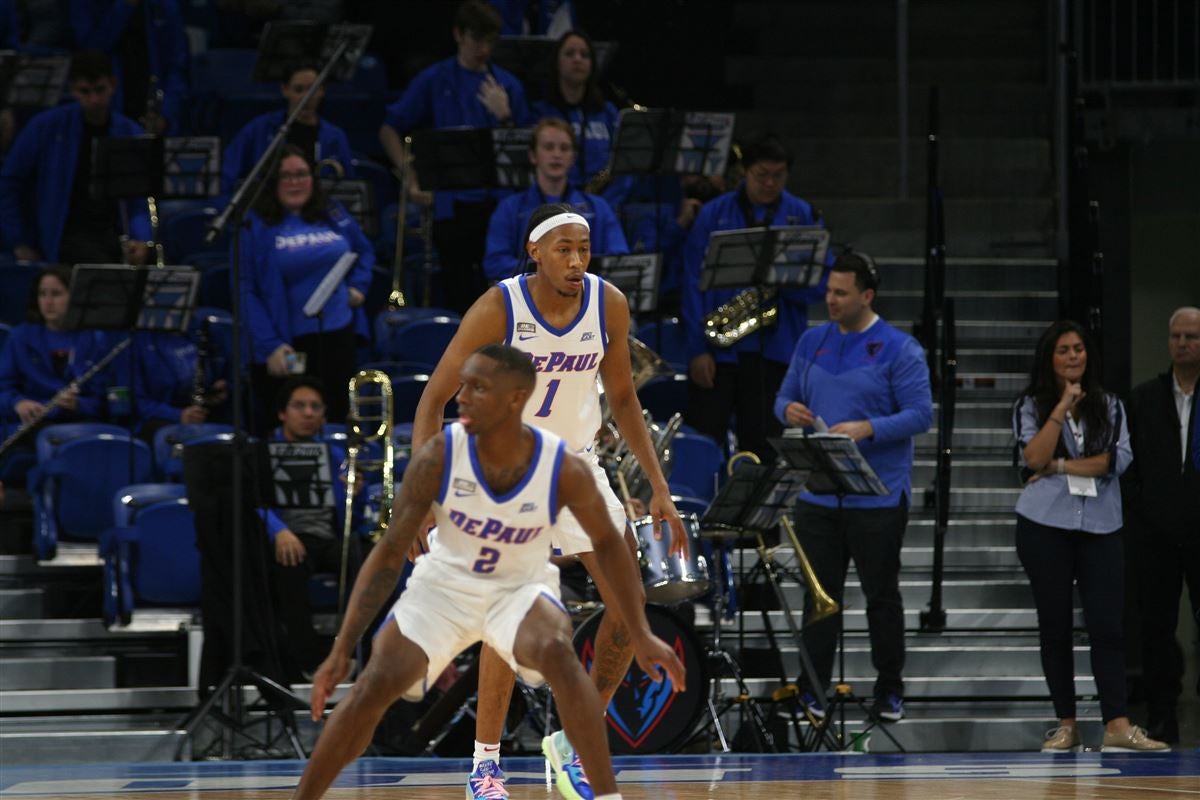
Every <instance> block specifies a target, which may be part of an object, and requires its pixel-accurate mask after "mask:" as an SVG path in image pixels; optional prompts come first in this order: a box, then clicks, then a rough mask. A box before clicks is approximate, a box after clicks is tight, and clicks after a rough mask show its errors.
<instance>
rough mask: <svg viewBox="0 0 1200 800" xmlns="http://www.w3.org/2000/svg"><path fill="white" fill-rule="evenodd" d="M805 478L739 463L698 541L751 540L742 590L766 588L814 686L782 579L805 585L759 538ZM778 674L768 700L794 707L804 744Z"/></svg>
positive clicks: (789, 689) (785, 469) (791, 692)
mask: <svg viewBox="0 0 1200 800" xmlns="http://www.w3.org/2000/svg"><path fill="white" fill-rule="evenodd" d="M808 478H809V472H808V471H807V470H804V469H795V468H792V467H790V466H786V465H776V466H771V465H765V464H752V463H748V462H744V461H743V462H741V463H739V464H738V465H737V468H736V469H735V470H734V472H733V475H732V476H731V479H730V481H729V482H728V483H726V484H725V486H723V487H722V488H721V491H720V492H718V494H717V497H716V499H714V500H713V503H712V505H710V506H709V509H708V511H706V512H705V515H704V518H703V519H702V520H701V521H700V528H701V535H703V536H706V537H710V536H723V537H724V536H733V537H736V538H738V539H741V538H743V537H745V536H746V534H753V541H754V543H755V549H756V551H757V554H758V561H757V562H756V563H755V565H754V566H753V567H752V568H751V569H750V571H749V572H748V573H747V572H745V571H743V579H742V587H743V590H744V589H745V588H746V586H747V585H749V584H750V583H751V580H750V576H753V577H755V578H757V576H758V575H762V576H763V578H764V579H765V580H766V582H767V583H768V584H769V585H770V587H771V589H772V591H773V593H774V595H775V597H776V599H777V601H778V603H779V606H780V608H781V610H782V611H783V614H784V619H785V621H786V623H787V625H788V628H789V630H790V631H791V634H792V638H793V640H794V642H795V644H796V648H797V652H798V653H799V657H800V667H801V672H802V673H803V674H804V675H805V676H806V677H807V678H808V679H809V680H810V681H813V680H815V676H816V670H815V669H814V668H813V665H812V661H811V659H810V658H809V656H808V650H807V648H806V647H805V646H804V641H803V638H802V637H801V635H800V630H799V629H798V628H797V627H796V624H795V620H794V619H793V618H792V614H791V610H790V607H789V604H788V602H787V598H786V596H785V595H784V592H783V585H782V581H783V579H785V578H788V579H791V580H794V581H796V582H797V583H804V580H803V579H802V576H800V575H796V574H795V573H794V572H793V571H792V570H790V569H788V568H787V567H784V566H783V565H781V564H779V563H778V561H776V560H775V557H774V550H773V549H768V548H767V547H766V543H765V542H764V540H763V535H762V534H763V532H764V531H767V530H770V529H771V528H774V527H776V526H777V525H779V524H781V520H784V518H785V517H786V516H787V514H789V513H790V512H791V509H792V507H793V506H794V505H795V502H796V498H797V497H798V496H799V495H800V492H801V491H802V490H803V489H804V485H805V482H806V481H807V480H808ZM761 611H762V615H763V623H764V630H765V632H766V635H767V639H768V642H769V643H770V647H771V650H772V651H774V652H778V650H779V648H778V644H777V642H776V639H775V630H774V626H773V625H772V624H771V621H770V617H769V615H768V611H769V609H768V608H767V607H765V606H764V607H763V608H762V609H761ZM739 638H740V637H739ZM722 658H724V659H725V660H726V661H727V660H728V657H727V656H723V657H722ZM779 669H780V670H781V672H780V675H779V680H780V683H781V686H780V689H779V690H777V691H776V692H775V693H774V695H773V696H772V700H773V701H776V702H779V701H784V700H791V701H792V702H791V703H790V704H789V712H790V717H791V722H792V725H793V727H794V728H795V730H796V737H797V740H798V741H799V742H801V743H803V742H804V733H803V731H802V730H801V728H800V721H801V719H800V717H799V716H798V715H797V713H796V702H795V699H796V698H797V697H798V695H799V691H798V690H797V688H796V686H795V684H794V683H792V682H789V680H788V676H787V675H786V673H784V672H783V671H782V670H783V666H782V661H781V662H780V663H779ZM805 716H806V717H808V716H809V715H808V712H807V710H806V711H805ZM809 721H810V722H814V723H815V720H814V719H811V718H810V719H809ZM775 746H776V749H778V750H781V751H786V750H787V744H786V742H784V743H783V746H782V747H779V746H778V743H775Z"/></svg>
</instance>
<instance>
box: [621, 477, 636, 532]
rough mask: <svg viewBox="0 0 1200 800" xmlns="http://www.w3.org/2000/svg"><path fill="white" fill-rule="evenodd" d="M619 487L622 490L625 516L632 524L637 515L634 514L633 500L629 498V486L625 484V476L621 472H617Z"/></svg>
mask: <svg viewBox="0 0 1200 800" xmlns="http://www.w3.org/2000/svg"><path fill="white" fill-rule="evenodd" d="M617 485H618V487H620V489H621V497H622V499H623V505H624V506H625V516H627V517H629V520H630V521H631V522H632V521H633V519H634V518H635V517H637V514H635V513H633V512H634V509H633V498H632V497H630V496H629V485H628V484H626V483H625V476H624V475H623V474H621V470H619V469H618V470H617Z"/></svg>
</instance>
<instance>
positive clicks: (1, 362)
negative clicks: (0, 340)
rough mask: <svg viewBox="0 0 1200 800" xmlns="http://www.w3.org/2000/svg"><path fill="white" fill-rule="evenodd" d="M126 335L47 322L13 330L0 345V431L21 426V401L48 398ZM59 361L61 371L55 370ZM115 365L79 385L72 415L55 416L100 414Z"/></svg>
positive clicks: (58, 414) (57, 416) (59, 415)
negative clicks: (69, 328)
mask: <svg viewBox="0 0 1200 800" xmlns="http://www.w3.org/2000/svg"><path fill="white" fill-rule="evenodd" d="M121 338H124V335H123V334H122V335H120V336H119V337H113V336H109V335H107V334H105V333H103V332H101V331H93V330H84V331H52V330H49V329H48V328H47V327H46V326H45V325H42V324H39V323H32V322H26V323H22V324H20V325H17V326H16V327H15V328H13V329H12V331H10V332H9V335H8V340H7V341H6V342H5V343H4V347H3V348H0V432H3V433H4V434H5V435H7V434H8V433H9V432H11V431H13V430H16V428H17V427H19V425H20V419H19V417H18V416H17V412H16V405H17V403H19V402H20V401H22V400H36V401H37V402H39V403H46V402H49V400H50V399H51V398H52V397H54V395H55V394H56V393H57V392H58V391H59V390H60V389H62V388H63V387H64V386H66V385H67V384H68V383H69V382H70V381H72V380H75V379H76V378H78V377H79V376H80V375H82V374H83V373H84V372H86V371H87V370H88V369H89V368H91V366H92V364H95V363H96V362H97V361H99V360H100V359H101V358H103V357H104V355H105V354H106V353H107V352H108V351H109V350H110V349H111V347H112V346H113V345H115V344H117V342H119V341H120V339H121ZM56 362H61V364H62V366H61V369H62V371H61V372H59V370H58V369H56ZM112 369H113V367H112V365H111V364H110V365H109V367H108V368H107V369H105V370H102V371H101V373H100V374H99V375H97V376H95V377H94V378H92V379H91V380H90V381H88V383H87V384H86V385H85V386H81V387H80V390H79V408H78V412H77V413H76V414H74V415H72V414H64V413H63V412H55V417H54V419H59V420H60V421H63V420H66V419H70V418H75V419H79V418H82V419H98V418H100V417H102V416H103V414H104V413H105V406H104V392H105V388H106V386H107V380H108V378H107V376H108V375H109V374H111V372H112Z"/></svg>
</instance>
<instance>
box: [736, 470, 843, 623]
mask: <svg viewBox="0 0 1200 800" xmlns="http://www.w3.org/2000/svg"><path fill="white" fill-rule="evenodd" d="M742 460H746V461H751V462H753V463H755V464H761V463H762V460H761V459H760V458H759V457H758V456H757V455H755V454H754V453H752V452H750V451H749V450H742V451H740V452H737V453H734V454H733V455H732V456H730V457H729V462H728V463H727V464H726V465H725V473H726V474H727V475H730V476H732V475H733V471H734V467H736V466H737V463H738V462H739V461H742ZM779 525H780V526H781V527H782V528H783V530H784V532H785V533H786V534H787V536H788V539H789V540H791V543H792V549H793V550H795V551H796V560H797V561H799V562H800V572H801V574H803V575H804V582H805V583H806V584H807V585H808V592H809V594H810V595H812V601H813V612H812V613H811V614H809V615H808V618H807V619H806V620H805V624H809V625H811V624H812V623H814V622H819V621H820V620H823V619H825V618H826V617H830V616H833V615H834V614H836V613H838V611H839V610H840V606H839V605H838V602H837V600H834V599H833V598H832V597H831V596H830V595H829V592H827V591H825V587H824V586H822V585H821V581H820V580H818V578H817V572H816V570H814V569H813V566H812V562H811V561H809V560H808V553H806V552H804V546H803V545H801V544H800V538H799V537H798V536H796V529H795V528H794V527H792V521H791V520H790V519H788V518H787V516H786V515H785V516H783V517H780V519H779ZM758 551H759V556H760V557H761V558H762V560H763V562H764V563H766V562H770V561H772V560H773V559H774V550H773V549H770V550H768V549H767V547H766V544H765V543H764V542H763V540H762V535H761V534H760V535H759V537H758ZM778 594H779V602H780V605H781V606H782V607H783V612H784V614H785V615H786V618H787V619H788V620H791V619H792V612H791V609H790V608H789V607H788V603H787V599H786V598H785V597H784V595H783V592H779V593H778Z"/></svg>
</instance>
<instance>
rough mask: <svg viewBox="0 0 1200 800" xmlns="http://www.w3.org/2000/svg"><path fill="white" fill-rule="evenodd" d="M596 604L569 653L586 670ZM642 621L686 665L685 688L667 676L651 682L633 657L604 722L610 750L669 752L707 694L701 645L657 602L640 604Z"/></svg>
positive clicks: (598, 617) (685, 732)
mask: <svg viewBox="0 0 1200 800" xmlns="http://www.w3.org/2000/svg"><path fill="white" fill-rule="evenodd" d="M603 616H604V610H603V609H601V610H600V611H597V612H596V613H595V614H593V615H592V616H591V617H589V618H588V619H587V621H586V622H584V623H583V624H582V625H580V626H579V628H578V629H577V630H576V631H575V638H574V641H575V652H576V653H578V654H579V659H580V660H581V661H582V662H583V666H584V668H585V669H587V670H588V671H591V668H592V660H593V658H594V656H595V652H596V631H598V630H599V629H600V620H601V619H602V618H603ZM646 620H647V621H648V622H649V623H650V630H651V631H652V632H653V633H654V635H655V636H657V637H658V638H660V639H662V640H663V641H664V642H666V643H667V645H668V646H670V648H671V649H672V650H674V651H675V655H677V656H678V657H679V660H680V661H681V662H682V663H683V668H684V669H685V670H687V686H686V687H685V688H686V689H687V691H686V692H675V691H672V688H673V687H672V686H671V679H670V678H668V677H666V676H664V677H663V681H662V683H655V682H654V681H652V680H650V678H649V676H647V675H646V673H645V672H643V671H642V668H641V667H639V666H638V664H637V662H636V661H634V662H633V664H631V665H630V667H629V672H627V673H625V678H624V679H623V680H622V681H621V685H620V686H619V687H618V688H617V691H616V694H614V695H613V699H612V703H610V704H609V706H608V714H607V716H605V718H604V719H605V722H606V723H607V725H606V726H607V728H608V744H609V747H610V749H611V750H612V752H613V754H614V755H641V754H642V753H662V752H668V753H669V752H672V751H674V750H677V749H678V748H679V747H681V746H682V745H683V744H684V743H685V742H686V741H687V740H688V738H689V737H690V736H691V734H692V731H693V730H694V729H695V727H696V722H697V721H698V720H699V719H700V715H701V713H703V711H704V708H705V703H706V701H707V699H708V693H707V691H706V689H707V688H708V672H707V664H706V663H705V660H704V650H703V649H702V648H701V647H700V643H699V641H698V640H697V639H696V634H695V633H693V632H692V629H691V628H689V627H687V626H686V625H685V624H684V623H683V622H682V621H681V620H680V619H679V618H678V617H676V616H675V615H674V614H672V613H671V612H670V611H668V610H667V609H665V608H663V607H662V606H646Z"/></svg>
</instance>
